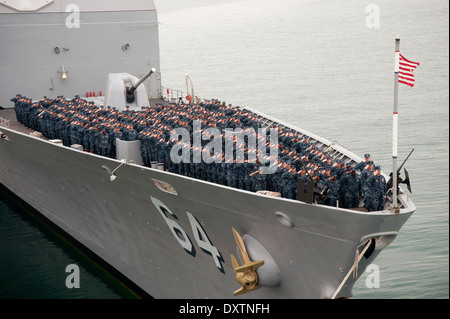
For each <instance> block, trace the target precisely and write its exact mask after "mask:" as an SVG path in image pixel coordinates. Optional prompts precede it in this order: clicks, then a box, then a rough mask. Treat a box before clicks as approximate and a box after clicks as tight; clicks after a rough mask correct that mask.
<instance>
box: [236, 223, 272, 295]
mask: <svg viewBox="0 0 450 319" xmlns="http://www.w3.org/2000/svg"><path fill="white" fill-rule="evenodd" d="M233 235H234V239H235V240H236V244H237V246H238V249H239V254H240V255H241V259H242V262H243V265H242V266H239V263H238V262H237V260H236V258H235V257H234V256H233V255H230V257H231V263H232V265H233V269H234V272H235V273H236V280H237V282H238V283H239V284H240V285H241V286H242V287H241V288H239V289H238V290H236V291H235V292H234V295H235V296H239V295H242V294H245V293H248V292H251V291H253V290H256V289H259V288H261V286H259V285H258V280H259V279H258V274H257V272H256V269H257V268H259V267H261V266H262V265H264V260H260V261H252V260H250V257H249V256H248V253H247V249H246V248H245V244H244V241H243V240H242V237H241V236H240V235H239V233H238V232H237V231H236V230H235V229H234V228H233Z"/></svg>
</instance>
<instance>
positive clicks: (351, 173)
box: [340, 168, 361, 208]
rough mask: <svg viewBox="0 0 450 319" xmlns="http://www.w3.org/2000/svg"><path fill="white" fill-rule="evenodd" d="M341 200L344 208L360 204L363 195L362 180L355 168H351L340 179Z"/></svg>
mask: <svg viewBox="0 0 450 319" xmlns="http://www.w3.org/2000/svg"><path fill="white" fill-rule="evenodd" d="M340 183H341V187H340V192H341V200H342V207H343V208H354V207H358V206H359V199H360V197H361V182H360V180H359V176H357V175H356V171H355V169H354V168H350V169H349V170H348V171H347V172H346V173H345V174H344V175H343V176H342V178H341V180H340Z"/></svg>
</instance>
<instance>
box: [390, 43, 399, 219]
mask: <svg viewBox="0 0 450 319" xmlns="http://www.w3.org/2000/svg"><path fill="white" fill-rule="evenodd" d="M399 68H400V37H399V36H398V35H397V37H396V38H395V67H394V112H393V113H392V194H393V196H392V203H393V208H394V210H395V211H397V210H398V204H397V130H398V72H399Z"/></svg>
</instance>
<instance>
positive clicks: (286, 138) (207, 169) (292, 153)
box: [11, 94, 386, 211]
mask: <svg viewBox="0 0 450 319" xmlns="http://www.w3.org/2000/svg"><path fill="white" fill-rule="evenodd" d="M11 101H13V102H14V104H15V111H16V116H17V120H18V121H19V122H20V123H22V124H24V125H25V126H27V127H29V128H32V129H33V130H36V131H39V132H41V133H42V134H43V135H44V136H45V137H47V138H49V139H60V140H62V142H63V144H64V145H65V146H70V145H73V144H80V145H82V146H83V149H84V150H85V151H87V152H91V153H95V154H98V155H102V156H108V157H111V158H115V157H116V145H115V143H116V138H118V139H121V140H125V141H135V140H140V148H141V155H142V159H143V162H144V165H146V166H150V163H151V162H152V161H157V162H159V163H164V168H165V169H166V170H168V171H170V172H172V173H178V174H182V175H185V176H190V177H194V178H198V179H202V180H205V181H209V182H213V183H218V184H221V185H226V186H231V187H235V188H239V189H242V190H248V191H253V192H256V191H259V190H269V191H274V192H279V193H281V196H282V197H284V198H290V199H295V198H296V193H297V185H298V179H299V178H303V179H305V180H311V179H313V180H315V181H316V182H317V183H320V184H323V185H325V186H328V188H329V191H328V193H327V197H326V199H325V200H322V199H320V198H319V197H316V201H317V202H318V203H320V204H326V205H330V206H339V207H343V208H354V207H358V205H359V202H360V199H361V198H362V199H363V201H364V205H365V207H366V208H367V209H368V210H369V211H372V210H373V211H376V210H382V209H384V201H385V194H386V181H385V179H384V177H383V176H382V175H381V174H380V173H381V171H380V167H379V166H374V165H373V162H372V161H370V155H369V154H366V155H365V160H364V161H363V162H361V163H359V164H357V165H355V166H353V167H352V166H351V165H350V164H345V163H344V162H343V161H340V160H338V161H335V162H332V159H331V157H330V156H329V154H328V153H327V152H324V151H321V150H319V149H318V148H317V147H316V146H315V145H314V143H312V142H310V139H309V138H308V137H299V135H298V133H297V132H295V131H294V130H291V129H289V128H286V127H283V126H276V127H275V128H276V129H278V142H279V153H278V154H277V155H278V163H277V164H278V165H277V170H276V172H274V173H273V174H260V173H259V172H258V170H259V166H260V165H259V164H260V163H259V162H253V161H249V160H248V158H249V157H248V153H246V154H245V155H246V157H245V160H244V162H243V163H238V162H236V160H235V159H234V160H233V163H228V162H227V161H224V160H222V161H213V162H212V163H209V164H207V163H205V162H204V161H201V162H200V163H193V162H192V160H191V162H189V163H184V162H181V163H178V164H177V163H174V162H173V161H171V160H170V149H171V148H172V147H173V146H174V144H175V143H176V141H173V140H171V139H170V135H171V132H172V131H173V129H174V128H177V127H184V128H186V129H187V130H188V131H189V132H190V134H191V138H192V133H193V132H192V131H193V129H192V128H193V125H192V124H193V121H201V123H202V130H205V129H207V128H208V127H214V128H218V129H219V130H221V131H222V132H223V131H224V130H225V129H226V128H233V129H234V128H239V127H242V128H248V127H250V128H254V131H255V132H258V127H260V123H259V121H258V117H257V116H256V115H255V114H254V113H252V112H250V111H248V110H245V109H241V108H239V107H232V106H231V105H228V106H227V105H226V104H225V103H224V102H220V101H217V100H210V101H205V102H204V103H200V104H198V105H185V104H181V103H180V104H175V103H172V104H169V105H161V104H160V105H156V106H155V107H143V108H142V109H141V110H140V111H130V110H128V108H127V109H125V110H123V111H121V112H119V111H118V110H116V109H115V108H111V107H106V108H104V107H98V106H96V105H95V104H94V103H93V102H88V101H86V100H84V99H82V98H80V97H79V96H75V98H73V99H72V100H68V99H66V98H64V97H62V96H59V97H57V98H56V99H48V98H46V97H44V98H43V99H42V100H40V101H38V102H33V101H32V100H31V99H29V98H26V97H23V96H21V95H20V94H18V95H17V96H16V97H15V98H12V99H11ZM207 142H209V141H202V146H204V144H205V143H207ZM190 147H191V148H192V145H191V146H190ZM233 147H234V149H236V139H235V140H234V141H233ZM245 147H246V146H245V145H244V146H243V148H245ZM247 151H248V149H247ZM357 171H360V174H357Z"/></svg>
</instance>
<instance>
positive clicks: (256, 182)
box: [252, 172, 266, 192]
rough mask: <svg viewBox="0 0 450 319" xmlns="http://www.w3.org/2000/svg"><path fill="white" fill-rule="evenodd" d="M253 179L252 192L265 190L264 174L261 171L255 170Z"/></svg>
mask: <svg viewBox="0 0 450 319" xmlns="http://www.w3.org/2000/svg"><path fill="white" fill-rule="evenodd" d="M252 179H253V189H252V191H253V192H257V191H263V190H266V185H265V183H264V176H263V174H262V173H261V172H257V173H255V174H254V175H253V176H252Z"/></svg>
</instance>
